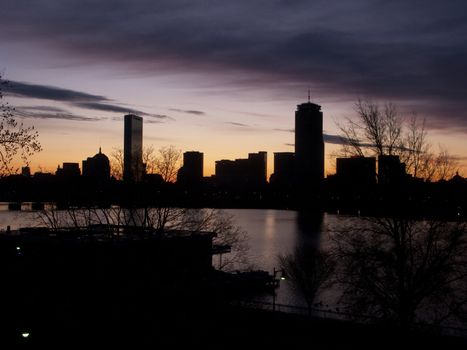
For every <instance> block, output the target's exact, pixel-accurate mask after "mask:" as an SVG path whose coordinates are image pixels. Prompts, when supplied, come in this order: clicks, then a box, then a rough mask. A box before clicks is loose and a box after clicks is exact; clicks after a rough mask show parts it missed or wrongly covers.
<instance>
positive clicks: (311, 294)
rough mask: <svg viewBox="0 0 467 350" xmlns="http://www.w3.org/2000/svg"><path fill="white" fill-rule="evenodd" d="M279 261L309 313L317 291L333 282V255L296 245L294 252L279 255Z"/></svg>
mask: <svg viewBox="0 0 467 350" xmlns="http://www.w3.org/2000/svg"><path fill="white" fill-rule="evenodd" d="M279 262H280V266H281V268H282V270H283V271H284V272H285V275H286V276H287V279H288V280H289V281H290V282H291V283H292V286H293V288H294V289H295V290H296V291H297V292H298V293H300V294H301V295H302V297H303V298H304V299H305V302H306V304H307V307H308V314H311V310H312V307H313V303H314V302H315V299H316V297H317V296H318V294H319V292H320V291H321V290H322V289H324V288H326V287H329V286H331V285H332V283H333V281H332V277H333V274H334V271H335V261H334V259H333V257H332V256H331V254H329V253H328V252H324V251H321V250H319V249H315V248H307V247H297V248H296V249H295V252H294V254H289V255H283V256H279Z"/></svg>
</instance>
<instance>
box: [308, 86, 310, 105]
mask: <svg viewBox="0 0 467 350" xmlns="http://www.w3.org/2000/svg"><path fill="white" fill-rule="evenodd" d="M308 103H310V88H308Z"/></svg>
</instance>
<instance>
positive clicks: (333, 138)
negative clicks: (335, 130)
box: [323, 134, 347, 145]
mask: <svg viewBox="0 0 467 350" xmlns="http://www.w3.org/2000/svg"><path fill="white" fill-rule="evenodd" d="M323 140H324V142H325V143H331V144H333V145H345V144H347V142H346V141H345V139H343V138H342V137H341V136H339V135H329V134H323Z"/></svg>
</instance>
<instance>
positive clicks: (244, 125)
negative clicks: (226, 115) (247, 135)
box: [225, 122, 250, 128]
mask: <svg viewBox="0 0 467 350" xmlns="http://www.w3.org/2000/svg"><path fill="white" fill-rule="evenodd" d="M225 123H226V124H230V125H233V126H239V127H241V128H248V127H250V125H247V124H243V123H237V122H225Z"/></svg>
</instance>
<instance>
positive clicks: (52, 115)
mask: <svg viewBox="0 0 467 350" xmlns="http://www.w3.org/2000/svg"><path fill="white" fill-rule="evenodd" d="M38 110H39V112H35V111H31V110H23V109H21V108H16V114H17V115H18V116H19V117H21V118H27V119H60V120H71V121H80V122H95V121H99V120H103V119H105V118H98V117H87V116H82V115H76V114H73V113H68V112H66V111H61V112H44V111H40V109H38Z"/></svg>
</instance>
